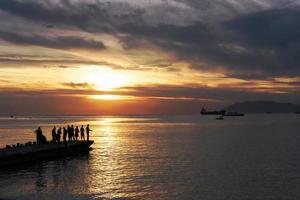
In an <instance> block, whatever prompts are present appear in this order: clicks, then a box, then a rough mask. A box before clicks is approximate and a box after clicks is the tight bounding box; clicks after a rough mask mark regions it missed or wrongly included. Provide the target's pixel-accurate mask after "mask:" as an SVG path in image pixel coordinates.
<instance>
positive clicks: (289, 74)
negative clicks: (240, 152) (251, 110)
mask: <svg viewBox="0 0 300 200" xmlns="http://www.w3.org/2000/svg"><path fill="white" fill-rule="evenodd" d="M299 27H300V0H106V1H104V0H43V1H36V0H1V1H0V114H4V115H6V114H8V115H10V114H27V115H31V114H33V115H35V114H37V115H47V114H51V115H55V114H57V115H60V114H63V115H67V114H75V115H77V114H78V115H79V114H91V115H97V114H106V115H115V114H156V113H157V114H162V113H164V114H192V113H199V111H200V109H201V108H202V106H205V107H208V108H211V109H216V108H224V107H226V106H228V105H230V104H232V103H234V102H242V101H255V100H273V101H279V102H290V103H299V102H300V67H299V64H300V54H299V52H300V29H299Z"/></svg>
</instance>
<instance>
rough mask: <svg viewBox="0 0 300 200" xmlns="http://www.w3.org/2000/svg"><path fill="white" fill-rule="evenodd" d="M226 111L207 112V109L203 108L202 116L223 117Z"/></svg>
mask: <svg viewBox="0 0 300 200" xmlns="http://www.w3.org/2000/svg"><path fill="white" fill-rule="evenodd" d="M225 112H226V110H214V111H207V110H206V109H205V108H202V109H201V111H200V114H201V115H223V114H224V113H225Z"/></svg>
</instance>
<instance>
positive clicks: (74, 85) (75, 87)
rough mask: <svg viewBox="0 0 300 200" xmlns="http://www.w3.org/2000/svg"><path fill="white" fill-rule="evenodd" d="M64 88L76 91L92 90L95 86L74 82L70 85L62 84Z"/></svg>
mask: <svg viewBox="0 0 300 200" xmlns="http://www.w3.org/2000/svg"><path fill="white" fill-rule="evenodd" d="M62 85H63V86H67V87H70V88H74V89H92V88H94V85H93V84H89V83H74V82H69V83H62Z"/></svg>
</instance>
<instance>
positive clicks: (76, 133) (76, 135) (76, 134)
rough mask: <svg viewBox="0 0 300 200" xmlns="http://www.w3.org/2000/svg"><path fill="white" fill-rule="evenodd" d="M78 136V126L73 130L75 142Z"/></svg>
mask: <svg viewBox="0 0 300 200" xmlns="http://www.w3.org/2000/svg"><path fill="white" fill-rule="evenodd" d="M78 136H79V128H78V126H76V128H75V139H76V141H78Z"/></svg>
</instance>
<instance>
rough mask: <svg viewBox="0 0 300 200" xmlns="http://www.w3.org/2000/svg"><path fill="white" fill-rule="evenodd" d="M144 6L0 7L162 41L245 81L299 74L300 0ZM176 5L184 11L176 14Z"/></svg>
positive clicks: (48, 42)
mask: <svg viewBox="0 0 300 200" xmlns="http://www.w3.org/2000/svg"><path fill="white" fill-rule="evenodd" d="M141 4H142V3H138V2H136V5H134V3H132V2H130V1H128V2H125V1H124V2H106V3H105V2H100V1H88V2H78V1H71V0H65V1H58V2H56V4H55V3H54V2H51V1H43V2H40V1H39V2H37V1H17V0H1V1H0V9H1V10H3V11H6V12H9V13H11V14H13V15H16V16H19V17H22V18H24V19H27V20H32V21H38V22H42V23H43V24H51V27H53V26H55V27H60V28H65V29H68V28H71V27H76V28H78V29H81V30H83V31H88V32H105V33H110V34H113V35H114V36H116V37H118V38H119V39H120V40H121V42H122V44H123V45H124V47H125V48H127V49H134V48H151V46H149V44H152V45H156V46H158V47H159V48H161V49H163V50H165V51H170V52H173V53H175V54H176V56H177V59H178V60H180V61H181V60H183V61H186V62H189V63H190V67H191V68H193V69H200V70H210V71H214V70H218V69H220V68H222V69H224V70H225V71H227V76H230V77H238V78H244V79H258V78H260V79H268V78H271V77H278V76H300V68H299V64H300V57H299V56H298V52H299V50H300V31H299V25H300V8H299V7H297V5H298V4H297V1H289V0H265V1H255V0H253V1H249V0H241V1H230V0H213V1H211V0H210V1H208V0H201V1H198V0H197V1H196V0H186V1H182V0H174V1H170V2H169V3H166V2H165V1H161V2H160V4H158V5H154V3H152V4H151V3H149V4H147V5H146V6H145V5H141ZM175 5H176V6H175ZM174 10H177V11H178V12H171V11H174ZM124 35H125V36H124ZM0 36H1V37H2V38H3V39H5V40H7V41H9V42H12V43H17V44H26V45H28V44H33V45H40V46H47V47H50V48H73V47H77V48H100V49H101V48H103V47H104V46H103V44H102V43H101V42H95V41H91V40H87V39H84V38H74V37H70V38H64V37H57V38H51V39H50V38H44V37H39V36H36V35H34V36H28V35H19V34H14V33H8V32H5V31H2V32H1V33H0Z"/></svg>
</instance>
